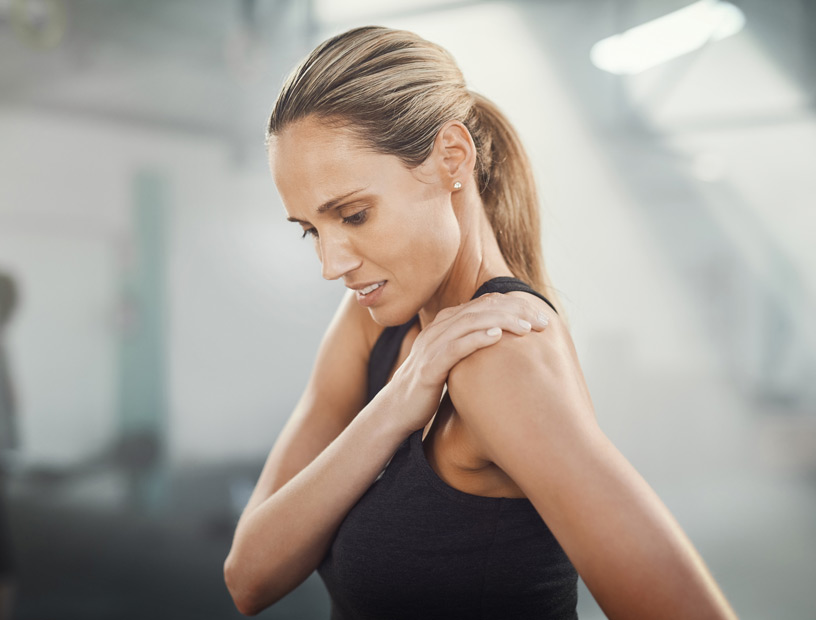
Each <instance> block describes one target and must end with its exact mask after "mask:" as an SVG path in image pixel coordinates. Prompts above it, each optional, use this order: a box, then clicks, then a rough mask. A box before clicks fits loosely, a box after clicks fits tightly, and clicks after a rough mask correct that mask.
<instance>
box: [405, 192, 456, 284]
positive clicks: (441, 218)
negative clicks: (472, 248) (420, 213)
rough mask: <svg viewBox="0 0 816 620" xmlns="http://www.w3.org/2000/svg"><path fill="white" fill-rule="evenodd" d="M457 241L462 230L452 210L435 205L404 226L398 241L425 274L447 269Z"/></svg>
mask: <svg viewBox="0 0 816 620" xmlns="http://www.w3.org/2000/svg"><path fill="white" fill-rule="evenodd" d="M409 232H410V234H409ZM460 241H461V231H460V229H459V224H458V222H457V220H456V217H455V216H454V215H453V212H452V210H445V209H439V208H437V209H436V210H435V211H433V212H431V213H430V214H429V215H428V216H427V217H424V218H422V219H421V220H419V221H416V222H414V226H411V227H410V228H409V227H406V230H405V234H404V235H402V241H401V243H400V245H402V246H403V256H404V257H405V260H406V261H407V262H408V264H410V265H413V266H414V270H416V271H420V274H419V275H420V276H424V277H426V278H427V277H428V276H437V277H438V276H440V275H443V274H445V273H447V271H448V269H450V267H451V264H452V263H453V260H454V259H455V258H456V254H457V252H458V251H459V244H460Z"/></svg>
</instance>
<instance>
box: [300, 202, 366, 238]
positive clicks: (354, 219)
mask: <svg viewBox="0 0 816 620" xmlns="http://www.w3.org/2000/svg"><path fill="white" fill-rule="evenodd" d="M367 212H368V209H363V210H362V211H357V213H353V214H352V215H349V216H348V217H344V218H343V220H342V221H343V224H348V225H349V226H359V225H360V224H363V223H364V222H365V221H366V220H367V219H368V213H367ZM307 236H308V237H318V236H319V235H318V234H317V229H316V228H315V227H314V226H312V227H311V228H306V229H305V230H304V231H303V234H302V235H301V237H300V238H301V239H305V238H306V237H307Z"/></svg>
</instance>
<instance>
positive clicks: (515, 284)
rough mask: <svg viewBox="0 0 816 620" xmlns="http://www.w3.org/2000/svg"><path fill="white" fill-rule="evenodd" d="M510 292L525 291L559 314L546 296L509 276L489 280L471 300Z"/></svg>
mask: <svg viewBox="0 0 816 620" xmlns="http://www.w3.org/2000/svg"><path fill="white" fill-rule="evenodd" d="M510 291H523V292H525V293H530V294H531V295H535V296H536V297H538V298H539V299H543V300H544V301H545V302H547V305H548V306H550V308H552V309H553V311H554V312H555V313H556V314H558V310H556V309H555V306H553V305H552V303H550V300H549V299H547V298H546V297H544V295H542V294H541V293H539V292H538V291H537V290H535V289H534V288H533V287H532V286H530V285H529V284H527V283H526V282H524V281H523V280H519V279H518V278H512V277H509V276H499V277H497V278H491V279H490V280H487V281H486V282H485V283H484V284H482V285H481V286H480V287H479V288H478V289H477V290H476V292H475V293H474V294H473V297H471V299H476V298H477V297H481V296H482V295H486V294H487V293H509V292H510Z"/></svg>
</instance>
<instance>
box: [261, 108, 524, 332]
mask: <svg viewBox="0 0 816 620" xmlns="http://www.w3.org/2000/svg"><path fill="white" fill-rule="evenodd" d="M269 163H270V169H271V171H272V175H273V177H274V179H275V184H276V185H277V187H278V191H279V193H280V195H281V198H282V200H283V203H284V207H285V208H286V212H287V214H288V216H289V218H290V219H292V220H299V223H300V225H301V227H302V228H303V230H304V231H308V232H307V233H306V234H307V236H312V235H315V234H316V236H314V237H313V238H314V243H315V249H316V251H317V254H318V257H319V258H320V261H321V263H322V268H323V277H325V278H326V279H329V280H334V279H338V278H342V279H343V281H344V283H345V284H346V285H347V286H355V285H358V284H361V283H370V282H377V281H382V280H385V281H386V286H385V287H384V289H383V291H382V295H381V297H380V300H379V302H378V303H377V304H376V305H375V306H373V307H371V308H369V311H370V313H371V317H372V318H373V319H374V321H376V322H377V323H378V324H380V325H398V324H401V323H404V322H405V321H407V320H409V319H410V318H411V317H412V316H414V315H415V314H416V313H417V312H418V313H419V316H420V324H421V325H422V326H425V325H427V324H428V323H430V322H431V321H432V320H433V318H434V317H435V316H436V314H437V312H438V311H439V310H441V309H442V308H446V307H449V306H455V305H458V304H461V303H464V302H465V301H467V300H469V299H470V297H471V296H472V295H473V293H474V292H475V291H476V289H477V288H478V286H479V284H481V283H482V282H484V281H485V280H488V279H490V278H492V277H495V276H500V275H506V276H509V275H512V273H511V271H510V269H509V268H508V267H507V264H506V263H505V261H504V259H503V257H502V255H501V252H500V251H499V249H498V245H497V243H496V240H495V237H494V235H493V231H492V229H491V228H490V224H489V222H488V221H487V217H486V216H485V214H484V209H483V208H482V203H481V199H480V198H479V194H478V190H477V188H476V184H475V182H474V181H473V179H472V175H473V168H474V166H475V163H476V150H475V146H474V144H473V140H472V138H471V136H470V134H469V132H468V131H467V129H466V128H465V126H464V125H463V124H462V123H460V122H458V121H450V122H448V123H446V124H445V125H444V126H443V127H442V129H441V130H440V131H439V133H438V135H437V139H436V143H435V149H434V152H433V154H432V155H431V156H430V157H429V158H428V159H427V160H426V161H425V162H424V163H423V164H422V165H420V166H419V167H417V168H415V169H412V170H409V169H407V168H406V167H405V166H404V164H402V162H401V161H400V160H399V159H397V158H396V157H394V156H389V155H382V154H380V153H374V152H372V151H370V150H366V149H364V148H362V147H361V146H359V145H357V144H356V143H355V141H354V140H353V139H352V138H351V136H350V134H348V133H347V132H346V131H344V130H333V129H332V130H330V129H327V128H326V127H324V126H322V125H321V124H320V123H319V122H317V121H315V120H313V119H312V118H306V119H304V120H302V121H299V122H297V123H295V124H293V125H291V126H289V127H287V128H286V129H285V130H284V131H283V132H282V134H281V135H280V136H279V137H277V138H276V139H275V140H273V142H272V144H271V145H270V149H269ZM315 179H319V180H320V181H319V182H315ZM456 181H459V182H460V183H462V189H461V190H459V191H453V185H454V182H456ZM359 188H366V189H365V190H364V191H362V192H360V193H358V194H355V195H353V196H351V197H349V198H348V199H346V200H344V201H342V202H341V203H340V204H339V205H338V207H337V208H335V209H332V210H330V211H327V212H325V213H318V212H317V208H318V206H319V205H322V204H324V203H325V202H327V201H329V200H332V199H334V198H336V197H337V196H343V195H345V194H348V193H349V192H351V191H353V190H356V189H359ZM344 218H345V221H344ZM407 259H408V260H407Z"/></svg>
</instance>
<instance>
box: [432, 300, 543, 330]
mask: <svg viewBox="0 0 816 620" xmlns="http://www.w3.org/2000/svg"><path fill="white" fill-rule="evenodd" d="M548 323H549V317H548V316H547V313H546V312H544V311H542V310H540V307H538V306H536V305H534V303H532V301H531V300H526V299H521V298H519V297H515V296H511V295H503V294H501V293H489V294H487V295H482V296H481V297H479V298H478V299H474V300H471V301H468V302H466V303H464V304H461V305H459V306H452V307H449V308H445V309H443V310H441V311H440V312H439V313H438V314H437V315H436V317H435V319H434V321H433V322H432V323H431V324H430V325H429V326H428V327H427V328H426V329H431V328H433V329H435V331H436V332H437V333H440V332H442V331H445V330H448V329H450V328H451V327H452V326H453V325H458V326H459V328H460V330H459V331H457V333H456V335H457V336H461V335H463V334H464V333H465V332H467V331H471V330H477V329H482V328H484V329H490V328H491V327H500V328H501V329H502V330H504V331H508V332H512V333H514V334H517V335H519V336H522V335H524V334H526V333H529V332H530V331H531V330H532V331H542V330H544V329H545V328H546V327H547V325H548ZM462 330H463V331H462Z"/></svg>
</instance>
